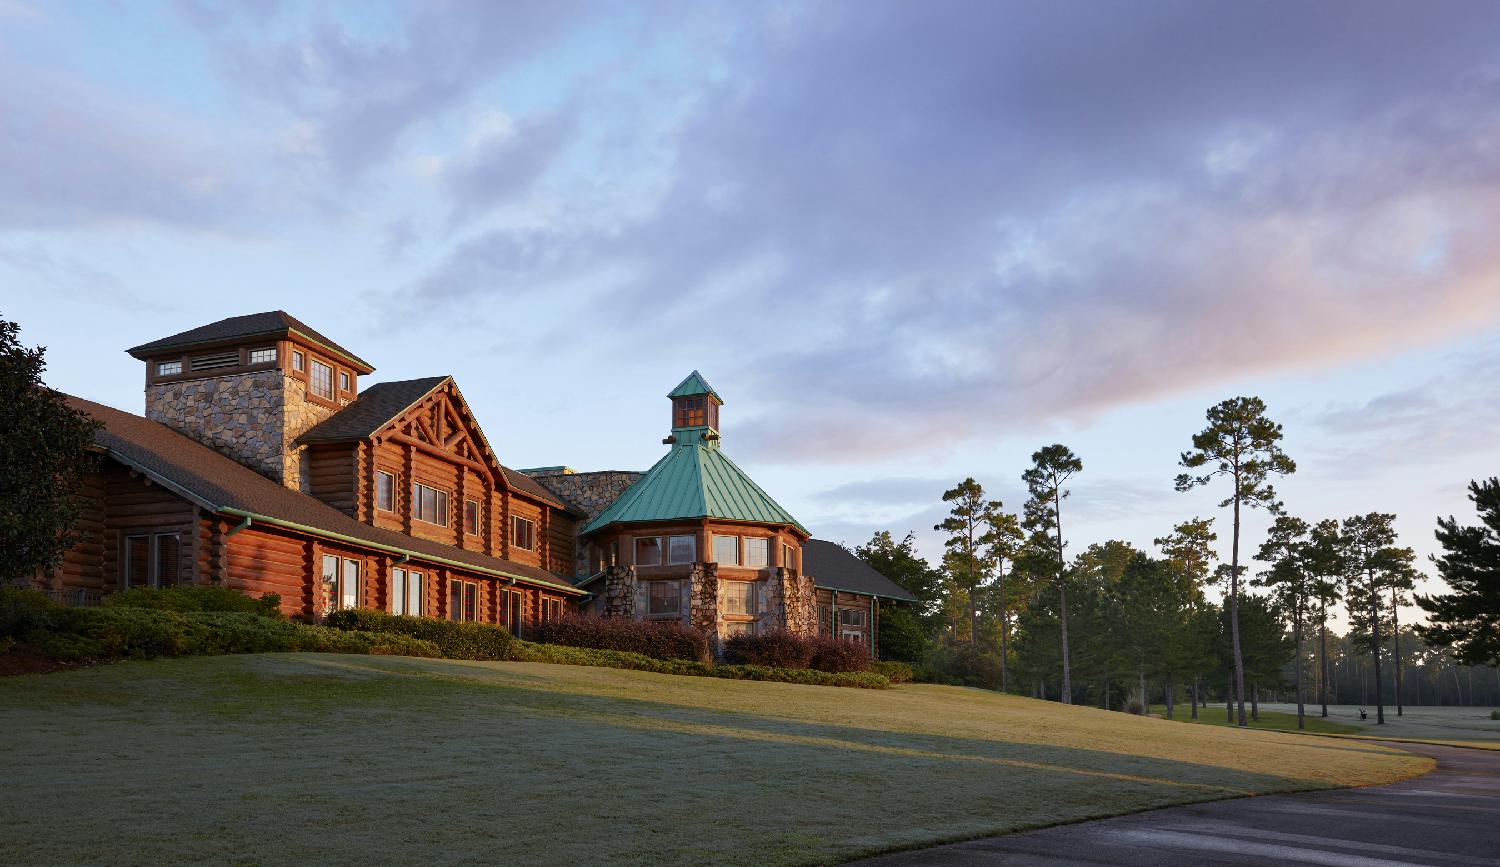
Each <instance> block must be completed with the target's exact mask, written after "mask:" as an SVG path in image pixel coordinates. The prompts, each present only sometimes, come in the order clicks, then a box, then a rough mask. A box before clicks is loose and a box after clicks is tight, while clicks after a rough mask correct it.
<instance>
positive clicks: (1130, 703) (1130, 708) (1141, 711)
mask: <svg viewBox="0 0 1500 867" xmlns="http://www.w3.org/2000/svg"><path fill="white" fill-rule="evenodd" d="M1120 710H1122V711H1124V712H1125V713H1129V714H1135V715H1136V716H1145V715H1146V706H1145V705H1144V704H1142V703H1141V700H1140V699H1138V698H1131V699H1127V700H1126V702H1125V704H1123V705H1121V707H1120Z"/></svg>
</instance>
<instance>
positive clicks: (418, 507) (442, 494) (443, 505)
mask: <svg viewBox="0 0 1500 867" xmlns="http://www.w3.org/2000/svg"><path fill="white" fill-rule="evenodd" d="M411 516H412V517H413V518H415V519H416V520H418V521H422V522H424V523H427V524H437V525H438V526H439V527H446V526H448V492H447V491H439V490H438V489H437V488H429V487H427V486H426V485H424V484H422V483H421V482H413V483H412V486H411Z"/></svg>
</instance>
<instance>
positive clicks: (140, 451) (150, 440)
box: [68, 396, 572, 589]
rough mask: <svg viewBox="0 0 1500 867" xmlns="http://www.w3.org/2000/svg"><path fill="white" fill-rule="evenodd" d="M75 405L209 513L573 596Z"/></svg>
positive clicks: (154, 430)
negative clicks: (292, 527)
mask: <svg viewBox="0 0 1500 867" xmlns="http://www.w3.org/2000/svg"><path fill="white" fill-rule="evenodd" d="M68 402H69V403H70V404H71V405H72V406H73V407H74V408H75V409H78V410H81V411H83V412H85V413H87V414H88V415H90V416H92V417H93V418H96V419H98V420H99V421H101V422H103V424H104V427H103V428H101V429H100V430H99V431H98V432H97V433H96V434H95V436H94V442H95V443H96V444H97V445H99V446H100V447H102V448H104V449H106V450H107V451H108V452H109V454H110V455H111V456H112V457H114V458H115V459H117V460H119V461H120V462H121V463H124V464H126V465H128V466H131V467H134V468H136V469H139V470H141V471H142V472H144V473H147V474H149V475H152V476H154V477H156V478H157V479H159V480H161V481H163V482H165V483H166V485H167V486H168V487H169V488H172V489H175V490H176V491H177V492H178V493H179V494H181V495H183V496H186V497H187V498H188V499H191V500H194V501H196V502H197V503H198V504H199V505H202V506H204V507H206V508H208V509H210V510H214V511H218V510H222V509H237V510H240V511H243V512H249V513H252V514H254V515H259V516H263V517H265V518H271V519H275V520H280V521H287V522H290V523H294V524H299V525H302V526H304V527H308V528H310V529H311V530H313V531H322V532H324V533H329V534H337V535H340V536H347V537H349V538H352V539H355V540H358V541H362V542H366V543H369V544H371V545H378V546H385V547H387V548H398V549H401V550H403V551H411V552H413V553H414V554H415V555H416V556H418V557H420V556H422V555H424V554H425V555H428V556H430V557H438V558H442V559H444V560H451V561H454V562H457V563H461V564H465V565H469V566H473V567H475V568H478V569H484V570H489V571H492V572H499V573H502V574H504V575H507V576H510V577H513V578H519V579H521V580H524V581H528V582H531V583H533V584H542V585H546V586H548V587H554V588H559V589H571V588H572V584H571V583H570V582H569V581H568V580H567V579H566V578H563V577H562V576H560V575H556V574H553V573H552V572H548V571H547V570H545V569H540V568H537V567H536V566H527V565H525V564H524V563H517V562H515V561H513V560H507V559H505V558H503V557H491V556H489V555H487V554H483V553H480V552H478V551H466V550H464V549H462V548H455V547H454V546H452V545H444V544H443V543H441V542H433V541H431V540H428V539H418V538H416V537H413V536H407V535H405V534H404V533H397V532H396V531H394V530H386V529H383V528H381V527H372V526H370V525H369V524H364V523H361V522H359V521H356V520H355V519H353V518H351V517H349V516H348V515H346V514H344V513H343V512H340V511H339V510H337V509H335V508H333V507H332V506H330V505H328V504H327V503H324V502H322V501H321V500H318V499H315V498H313V497H311V496H308V495H307V494H303V493H301V492H299V491H293V490H290V489H288V488H284V487H282V486H281V485H279V484H277V483H276V482H273V481H271V480H270V479H268V478H266V477H265V476H262V475H261V474H259V473H257V472H255V471H254V470H252V469H250V468H248V467H245V466H243V465H241V464H239V463H237V462H235V461H234V460H233V459H231V458H228V457H226V456H224V455H221V454H219V453H218V452H216V451H214V450H213V449H211V448H209V447H207V446H205V445H203V444H201V443H199V442H197V441H196V440H193V439H190V438H188V437H186V436H183V435H182V434H180V433H177V432H176V431H174V430H171V429H170V428H168V427H166V426H165V425H162V424H159V423H157V422H154V421H151V420H150V419H145V418H142V417H140V416H138V415H132V414H130V413H128V412H121V411H120V410H117V409H112V408H110V407H107V406H103V405H101V404H97V403H94V402H92V401H88V400H84V399H82V398H78V397H71V396H70V397H69V398H68Z"/></svg>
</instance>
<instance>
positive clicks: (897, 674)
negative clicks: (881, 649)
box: [870, 660, 917, 683]
mask: <svg viewBox="0 0 1500 867" xmlns="http://www.w3.org/2000/svg"><path fill="white" fill-rule="evenodd" d="M870 670H871V671H873V672H875V673H876V674H878V675H880V676H881V677H884V678H885V679H886V680H888V681H890V682H891V683H911V682H912V681H913V680H916V676H917V675H916V671H914V670H913V669H912V667H911V666H909V665H907V664H906V663H904V662H895V661H894V660H889V661H885V662H872V663H870Z"/></svg>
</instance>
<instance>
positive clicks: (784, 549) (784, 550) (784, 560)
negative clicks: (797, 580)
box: [781, 545, 797, 569]
mask: <svg viewBox="0 0 1500 867" xmlns="http://www.w3.org/2000/svg"><path fill="white" fill-rule="evenodd" d="M781 565H782V566H785V567H786V568H788V569H796V568H797V549H796V548H793V547H792V546H791V545H782V546H781Z"/></svg>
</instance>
